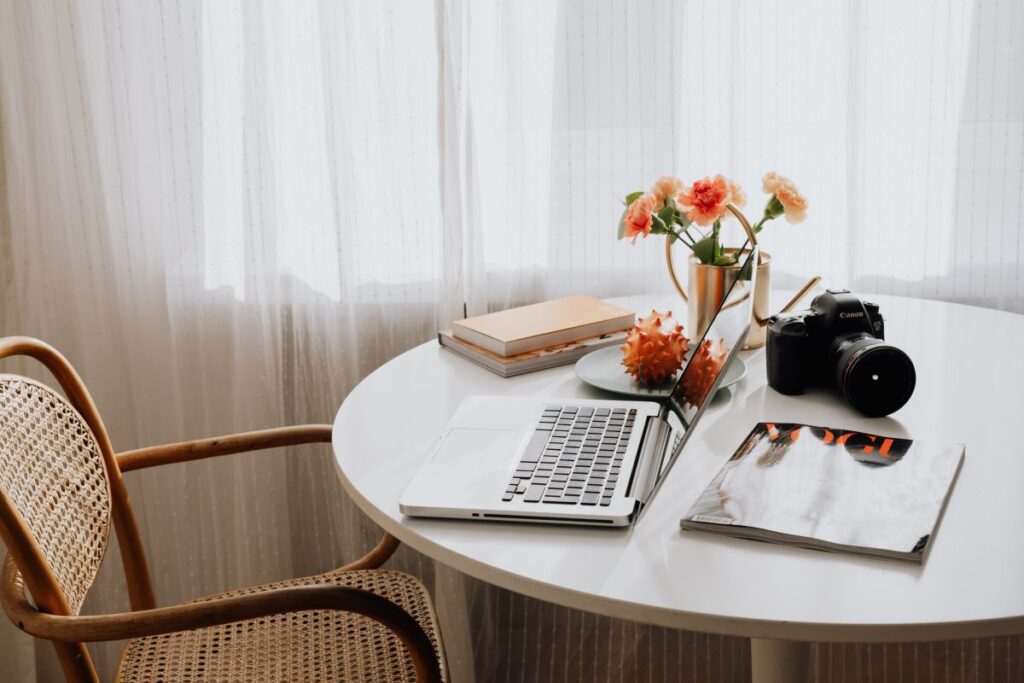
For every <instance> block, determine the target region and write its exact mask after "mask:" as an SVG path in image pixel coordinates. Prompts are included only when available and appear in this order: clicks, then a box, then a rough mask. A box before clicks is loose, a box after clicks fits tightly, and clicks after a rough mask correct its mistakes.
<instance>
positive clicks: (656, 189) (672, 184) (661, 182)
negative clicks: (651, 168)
mask: <svg viewBox="0 0 1024 683" xmlns="http://www.w3.org/2000/svg"><path fill="white" fill-rule="evenodd" d="M682 189H683V181H682V180H680V179H679V178H675V177H673V176H668V175H667V176H662V177H661V178H658V180H657V182H655V183H654V186H653V187H652V188H651V192H650V194H653V195H655V196H656V197H658V199H660V200H661V201H665V200H666V199H668V198H669V197H672V198H673V199H674V198H675V196H676V195H677V194H679V191H680V190H682Z"/></svg>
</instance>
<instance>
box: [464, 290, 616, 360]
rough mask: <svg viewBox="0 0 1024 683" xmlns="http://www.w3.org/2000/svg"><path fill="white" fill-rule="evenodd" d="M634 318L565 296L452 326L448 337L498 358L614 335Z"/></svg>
mask: <svg viewBox="0 0 1024 683" xmlns="http://www.w3.org/2000/svg"><path fill="white" fill-rule="evenodd" d="M634 317H635V315H634V313H633V311H628V310H626V309H624V308H619V307H618V306H613V305H612V304H609V303H607V302H605V301H601V300H600V299H595V298H593V297H589V296H569V297H566V298H564V299H554V300H553V301H543V302H541V303H539V304H531V305H529V306H520V307H519V308H510V309H509V310H507V311H500V312H498V313H488V314H487V315H480V316H476V317H475V318H466V319H465V320H458V321H456V322H453V323H452V334H453V335H454V336H455V337H456V338H458V339H461V340H463V341H467V342H469V343H470V344H476V345H477V346H479V347H481V348H484V349H487V350H488V351H491V352H493V353H496V354H498V355H499V356H513V355H515V354H518V353H526V352H528V351H536V350H538V349H544V348H547V347H549V346H555V345H557V344H567V343H569V342H574V341H578V340H580V339H586V338H587V337H597V336H600V335H602V334H608V333H609V332H618V331H619V330H625V329H627V328H629V327H630V326H632V324H633V319H634Z"/></svg>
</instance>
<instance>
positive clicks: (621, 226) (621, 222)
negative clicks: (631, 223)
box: [619, 211, 626, 240]
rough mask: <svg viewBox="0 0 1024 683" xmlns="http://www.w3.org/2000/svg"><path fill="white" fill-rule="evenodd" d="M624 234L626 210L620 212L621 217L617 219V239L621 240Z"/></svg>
mask: <svg viewBox="0 0 1024 683" xmlns="http://www.w3.org/2000/svg"><path fill="white" fill-rule="evenodd" d="M625 236H626V212H625V211H623V212H622V218H620V219H619V239H620V240H621V239H622V238H623V237H625Z"/></svg>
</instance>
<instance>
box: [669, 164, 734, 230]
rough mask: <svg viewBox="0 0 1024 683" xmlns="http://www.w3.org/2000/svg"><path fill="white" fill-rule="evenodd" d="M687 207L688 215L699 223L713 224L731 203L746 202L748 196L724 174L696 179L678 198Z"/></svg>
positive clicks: (680, 204)
mask: <svg viewBox="0 0 1024 683" xmlns="http://www.w3.org/2000/svg"><path fill="white" fill-rule="evenodd" d="M676 201H677V202H678V203H679V206H681V207H683V208H685V209H686V216H687V217H688V218H689V219H690V220H691V221H693V222H694V223H696V224H697V225H704V226H706V225H711V224H712V223H714V222H715V221H717V220H718V219H719V218H721V217H722V216H724V215H725V213H726V212H727V211H728V209H727V208H726V206H727V205H728V204H730V203H732V204H736V203H741V204H742V203H745V202H746V196H744V194H743V190H742V189H741V188H740V186H739V185H737V184H736V183H733V182H732V181H730V180H729V179H727V178H725V177H724V176H720V175H716V176H715V177H714V178H703V179H701V180H697V181H694V183H693V185H691V186H690V188H689V190H685V189H684V190H683V191H682V192H680V193H679V197H678V198H677V199H676Z"/></svg>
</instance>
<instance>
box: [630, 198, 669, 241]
mask: <svg viewBox="0 0 1024 683" xmlns="http://www.w3.org/2000/svg"><path fill="white" fill-rule="evenodd" d="M661 203H662V202H661V200H660V199H658V197H657V196H655V195H653V194H651V193H650V192H647V193H646V194H642V195H640V196H639V197H637V198H636V199H635V200H634V201H633V203H632V204H630V205H629V208H627V209H626V216H625V218H623V222H624V223H625V226H626V231H625V233H624V237H631V238H632V239H633V241H634V242H635V241H636V238H637V237H639V236H641V235H642V236H644V237H647V236H648V235H649V234H651V228H652V227H653V226H654V219H653V218H652V217H651V214H653V213H654V212H655V211H657V210H658V209H659V208H661Z"/></svg>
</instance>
